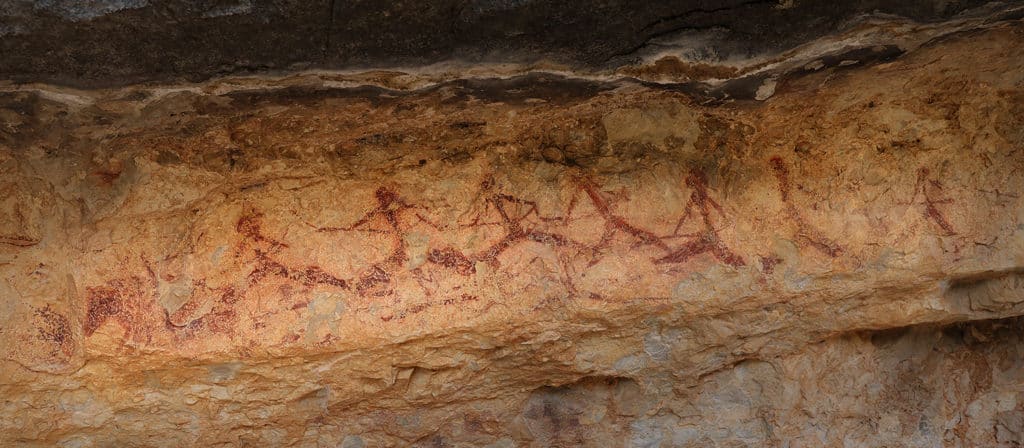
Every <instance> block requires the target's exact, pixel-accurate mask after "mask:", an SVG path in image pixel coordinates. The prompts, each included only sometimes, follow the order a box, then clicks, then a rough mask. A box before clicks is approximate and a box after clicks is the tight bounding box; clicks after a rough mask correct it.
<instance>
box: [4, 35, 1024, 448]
mask: <svg viewBox="0 0 1024 448" xmlns="http://www.w3.org/2000/svg"><path fill="white" fill-rule="evenodd" d="M882 59H883V60H881V61H877V62H873V63H864V64H857V63H852V64H851V63H847V62H844V61H847V60H846V59H836V60H835V61H833V62H835V64H832V66H831V67H828V66H827V65H829V64H825V65H826V66H825V67H822V65H820V64H824V63H823V62H822V61H821V60H819V61H818V63H819V65H815V64H809V65H808V67H810V68H807V69H805V70H802V71H800V72H799V73H796V72H787V73H790V74H792V76H786V77H780V78H777V79H774V78H773V79H772V80H770V82H767V81H766V82H765V83H759V84H758V85H756V86H754V87H753V88H752V89H750V91H751V92H752V93H751V95H750V96H751V97H754V96H756V97H757V98H758V99H761V100H764V101H756V100H753V98H751V100H748V101H728V99H727V98H726V97H724V96H722V95H715V94H711V93H709V92H711V91H710V90H704V91H701V92H694V91H690V90H687V89H673V88H669V87H666V86H663V85H659V84H654V83H650V82H642V81H636V80H619V81H609V80H595V79H582V78H573V77H564V76H556V75H550V74H548V75H544V74H533V75H526V76H521V77H513V78H487V79H484V78H466V79H459V80H453V81H445V82H438V83H429V84H427V85H426V86H424V85H422V84H420V83H419V82H418V81H417V80H416V79H414V77H415V76H414V75H411V74H395V73H371V74H363V75H342V74H304V75H295V76H288V77H282V78H269V77H268V78H261V77H251V78H231V79H221V80H217V81H210V82H207V83H205V84H189V85H145V86H133V87H125V88H120V89H110V90H89V91H79V90H72V89H67V88H59V87H53V86H40V85H21V86H11V87H9V88H6V89H5V90H4V91H3V92H2V93H0V120H2V121H0V123H2V127H0V191H2V192H3V195H2V196H0V204H2V207H0V307H2V310H3V312H2V313H0V341H2V342H0V397H3V399H2V400H0V445H3V446H54V445H57V446H65V447H104V446H140V447H141V446H302V447H307V446H309V447H313V446H330V447H345V448H355V447H371V446H410V445H414V446H459V447H470V446H489V447H522V446H538V447H548V446H562V447H568V446H601V447H604V446H633V447H656V446H666V447H668V446H672V447H686V446H694V447H697V446H700V447H703V446H722V447H738V446H788V447H815V446H914V447H934V446H951V447H974V446H1019V445H1020V444H1022V443H1024V369H1022V365H1021V363H1022V362H1024V339H1022V338H1024V336H1022V331H1024V321H1022V320H1020V318H1018V316H1021V315H1024V202H1022V201H1024V200H1022V195H1024V25H1022V23H1021V22H1020V21H1019V20H1016V19H1013V20H1007V21H1003V22H998V23H997V22H992V23H988V24H987V25H986V26H984V27H980V28H977V29H975V30H973V31H969V32H959V33H954V34H950V35H948V36H946V37H943V38H941V39H938V40H932V41H929V42H928V43H927V44H924V45H921V46H920V47H919V48H915V49H913V51H909V52H907V53H906V54H903V55H901V56H899V57H898V58H895V59H891V58H888V59H887V58H882ZM826 62H827V61H826ZM356 86H358V87H356ZM723 92H726V93H728V92H734V91H733V90H728V89H727V90H723ZM723 95H724V94H723Z"/></svg>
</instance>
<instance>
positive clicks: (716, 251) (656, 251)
mask: <svg viewBox="0 0 1024 448" xmlns="http://www.w3.org/2000/svg"><path fill="white" fill-rule="evenodd" d="M769 167H770V168H771V171H772V173H773V174H774V176H775V178H776V180H777V182H778V189H779V192H780V194H781V199H782V203H783V206H784V209H785V211H786V215H785V217H786V218H788V219H789V220H790V221H792V222H794V223H795V224H796V228H797V238H798V239H800V240H801V241H803V242H805V243H806V244H807V245H808V246H810V247H812V248H814V249H815V250H817V251H820V252H821V253H823V254H825V255H828V256H830V257H836V256H838V255H839V254H840V253H841V251H842V249H841V247H840V246H839V244H837V243H836V242H834V241H832V240H830V239H828V238H826V237H825V236H823V235H822V234H821V232H820V231H818V230H817V229H815V228H814V227H813V226H811V225H810V224H809V223H807V221H806V220H805V219H804V218H803V216H802V215H801V212H800V210H798V209H797V208H796V206H794V205H793V203H792V198H791V195H792V193H791V191H790V183H789V182H790V180H789V172H788V169H787V168H786V167H785V165H784V164H783V162H782V161H781V159H778V158H775V159H771V160H770V161H769ZM568 179H569V184H570V186H571V190H570V191H571V194H570V195H569V201H568V203H567V205H566V206H565V207H563V208H562V210H561V211H560V212H561V213H560V214H559V213H556V214H549V212H550V211H549V210H542V207H541V206H540V205H539V204H538V202H537V201H535V200H533V199H531V198H528V197H520V196H518V195H516V194H512V193H510V192H508V191H505V190H503V189H502V188H501V187H500V186H499V185H498V184H497V182H496V181H495V180H494V179H493V178H492V177H486V178H485V179H484V180H483V181H482V182H480V184H479V185H480V188H479V191H478V195H477V197H479V198H480V199H478V200H479V201H480V202H479V207H478V208H477V210H478V211H477V212H476V213H475V214H473V215H471V216H469V217H468V218H466V219H465V220H463V221H460V222H452V223H445V224H443V225H442V224H438V223H437V221H438V220H437V219H436V218H434V217H433V216H432V215H433V214H432V212H431V210H430V209H429V208H427V207H424V206H421V205H418V204H415V203H413V202H411V201H409V200H407V199H406V198H404V197H403V196H402V195H400V194H399V193H398V192H397V190H398V189H397V188H394V187H385V186H382V187H379V188H378V189H377V190H376V192H375V194H374V198H373V203H371V204H369V206H368V207H367V208H365V211H364V212H362V213H361V214H360V215H359V216H360V217H359V218H358V219H356V220H355V221H354V222H351V223H348V224H347V225H345V224H342V225H338V224H337V223H334V224H331V223H306V224H307V225H309V226H312V228H313V229H314V231H315V232H317V233H323V234H326V235H328V236H330V235H339V234H342V233H344V234H347V236H350V237H355V238H368V237H369V236H371V235H372V236H374V237H375V238H379V239H380V241H383V242H384V243H385V244H387V245H389V247H388V248H386V249H383V252H384V253H383V254H382V255H381V256H380V258H379V259H377V260H371V261H369V262H367V263H366V265H364V266H361V267H355V268H353V269H350V270H349V272H336V271H334V270H332V269H329V268H324V267H321V266H318V265H315V264H304V263H301V262H299V263H297V262H295V260H294V256H293V257H289V256H287V253H286V252H287V251H286V249H288V248H289V242H287V241H284V240H283V239H282V237H281V236H276V235H272V234H270V233H268V232H267V231H266V230H265V228H264V224H263V222H264V218H265V215H264V213H263V212H262V211H260V210H258V209H257V208H255V207H254V206H251V205H248V206H245V207H244V209H243V210H242V212H241V214H240V216H239V218H238V219H237V222H236V223H235V225H234V233H235V237H236V238H237V243H236V244H235V246H234V250H233V257H234V263H235V264H234V266H235V267H236V268H235V270H242V271H241V272H239V273H238V274H239V275H238V277H240V279H239V281H237V282H235V283H232V284H228V285H223V286H216V287H212V286H209V285H208V284H207V279H205V278H198V279H192V280H190V291H191V294H190V296H189V297H188V298H187V300H184V301H183V303H181V304H180V305H179V306H177V307H176V308H175V309H166V308H164V307H162V306H160V305H159V304H157V302H158V297H157V293H156V290H157V288H158V285H159V281H158V277H157V274H156V273H154V272H153V269H152V267H150V265H149V264H148V263H147V262H145V260H143V265H144V266H145V271H146V272H145V273H143V274H142V275H129V276H124V277H120V278H115V279H111V280H109V281H107V283H105V284H103V285H99V286H93V287H89V288H87V294H88V298H87V303H88V305H87V306H88V309H87V314H86V319H85V322H84V333H85V335H86V336H90V335H92V334H93V333H94V332H96V331H97V330H98V328H99V327H100V326H102V325H104V324H105V323H108V322H114V323H117V324H118V325H120V326H121V327H122V328H123V329H124V332H125V333H124V334H125V336H124V338H125V339H126V340H129V341H131V342H134V343H149V342H150V341H152V339H153V337H154V334H158V333H161V332H163V334H165V335H170V337H171V338H173V339H174V340H181V339H183V338H185V339H187V338H189V337H194V336H195V335H199V334H211V335H212V334H220V335H223V336H225V337H228V338H234V337H235V336H236V334H237V333H238V332H237V331H236V330H237V329H238V327H239V326H241V325H243V324H246V325H251V326H252V330H256V331H257V332H258V330H260V329H261V328H262V327H263V326H264V325H265V322H267V321H268V320H269V319H274V318H275V316H276V315H278V314H279V313H281V312H286V311H294V312H304V311H305V309H306V308H307V307H308V306H309V303H310V298H309V297H310V295H311V292H312V291H313V290H314V289H318V290H329V291H338V293H339V294H347V295H348V296H351V297H352V298H353V300H356V301H357V302H358V303H356V304H355V308H354V309H356V310H357V311H360V312H369V311H370V310H376V311H374V314H375V315H376V316H378V318H379V319H380V320H381V321H384V322H400V321H402V320H403V319H405V318H407V317H409V316H414V315H417V314H421V313H423V312H425V311H427V310H429V309H431V308H435V307H447V306H465V305H470V304H476V305H474V306H478V307H479V308H482V309H487V308H489V307H490V306H492V305H493V304H494V303H495V302H494V300H497V298H494V300H490V301H488V300H487V299H486V298H483V297H480V294H479V291H477V290H474V289H473V288H474V286H473V283H472V282H473V280H474V277H476V276H478V275H479V272H478V270H479V268H480V266H487V267H488V269H487V271H488V275H496V273H500V275H504V276H511V277H509V278H512V277H515V276H517V275H520V272H519V271H517V270H515V269H504V270H503V261H505V260H506V258H505V257H508V256H510V255H509V254H510V253H511V252H513V251H517V250H518V251H524V250H527V249H525V248H524V246H526V245H531V246H533V247H532V248H531V250H533V251H534V252H536V251H537V250H540V251H542V252H544V253H547V254H551V255H550V257H551V258H552V259H555V260H557V263H558V267H557V270H558V271H559V272H557V273H554V274H552V277H557V279H556V281H557V282H559V283H560V285H561V287H563V288H564V290H565V291H567V293H568V295H569V296H570V297H581V296H584V297H591V298H593V297H595V296H597V297H600V296H599V295H597V294H596V293H594V292H584V293H581V292H580V291H579V290H578V289H577V286H576V284H575V281H574V279H578V277H577V276H578V275H579V274H580V272H585V271H586V270H587V269H589V268H591V267H593V266H594V265H596V264H597V263H599V262H600V261H601V260H602V259H604V258H606V257H614V256H616V255H619V256H621V255H622V254H623V252H622V251H623V250H627V251H628V252H629V253H631V254H633V255H632V256H633V257H639V258H640V259H646V260H647V261H648V262H649V263H650V265H651V266H658V265H676V266H682V265H686V264H688V263H690V262H692V261H693V260H694V259H696V258H697V257H705V259H706V260H708V261H709V262H712V263H717V264H720V265H723V266H728V267H731V268H737V269H738V268H743V267H744V266H747V264H748V262H747V259H746V258H745V256H744V255H742V254H741V251H738V250H736V248H734V247H732V246H730V244H729V243H728V242H727V241H726V240H725V239H724V238H722V236H721V234H720V232H721V230H722V227H723V226H729V225H731V224H732V218H731V217H730V216H729V215H730V214H729V213H728V212H727V211H726V209H725V208H724V207H723V206H722V204H720V203H719V201H718V200H717V199H716V198H715V192H714V191H713V190H712V189H711V188H709V186H708V182H707V178H706V176H705V174H704V173H703V172H701V171H700V170H696V169H692V170H690V171H689V172H688V173H687V175H686V176H685V177H684V178H683V179H681V182H680V183H681V184H683V185H685V186H686V188H687V189H688V191H689V196H688V199H687V202H686V204H685V206H684V207H683V210H682V213H681V214H680V215H679V216H678V217H675V218H667V219H666V220H665V222H663V223H662V225H661V226H660V227H666V226H669V227H671V224H669V223H670V222H672V221H674V227H672V228H671V232H668V231H667V230H664V229H657V228H645V226H644V225H641V224H639V223H636V222H634V221H632V220H630V219H629V218H627V217H626V216H625V215H623V214H622V213H621V212H619V211H618V210H619V209H620V208H619V207H617V205H621V204H617V202H618V201H622V200H626V201H628V198H623V197H617V196H611V195H609V193H608V192H606V191H604V190H603V189H602V186H601V185H600V184H599V183H598V181H596V180H595V179H594V178H593V177H591V176H587V175H584V174H580V173H575V174H572V175H570V176H569V178H568ZM929 185H932V188H933V189H935V188H937V187H936V186H935V184H934V183H929ZM930 194H932V193H930V190H927V189H926V190H924V195H925V196H924V197H925V201H926V202H925V203H926V205H927V206H928V207H931V208H934V204H938V203H940V200H936V199H933V198H932V196H930ZM620 196H624V195H620ZM931 208H929V209H928V210H931ZM939 216H940V217H941V215H939ZM935 220H936V222H938V223H939V225H940V227H943V224H942V223H943V222H945V221H944V220H941V219H938V218H935ZM583 221H586V222H587V223H588V224H587V226H584V227H582V228H583V229H588V228H589V229H591V230H590V231H589V232H588V231H587V230H583V231H582V233H583V234H574V233H580V232H581V231H580V230H579V229H580V227H573V226H572V224H574V223H578V222H583ZM943 228H944V227H943ZM573 229H576V230H573ZM413 231H417V232H426V233H430V234H431V235H433V236H440V237H438V238H430V239H429V241H430V243H429V245H428V247H427V248H426V249H425V251H426V252H425V254H424V258H423V260H422V261H423V262H422V263H411V262H410V255H409V250H410V248H409V247H408V243H407V239H408V237H409V234H410V233H411V232H413ZM460 232H461V233H465V232H479V233H480V234H481V235H488V236H489V237H488V238H485V241H486V242H485V243H484V244H482V245H481V247H477V248H475V249H469V248H464V247H456V246H455V245H452V244H448V243H445V241H451V240H450V239H448V238H444V237H443V236H445V235H448V236H451V235H452V234H458V233H460ZM659 232H661V233H659ZM331 238H333V237H331ZM340 246H341V245H340V244H339V247H340ZM616 248H619V249H620V250H619V251H618V252H617V251H616ZM342 250H344V248H342ZM637 254H641V255H639V256H637ZM780 261H781V260H779V259H778V258H776V257H774V256H769V257H765V256H761V257H760V264H761V268H762V269H761V271H762V272H765V273H769V274H770V273H771V270H772V268H773V267H774V265H775V264H777V263H778V262H780ZM671 272H676V271H671ZM227 274H228V275H229V276H230V275H231V274H233V272H228V273H227ZM271 279H273V281H272V282H271V281H270V280H271ZM460 279H461V280H460ZM410 287H412V288H419V289H420V290H421V292H422V296H421V297H422V300H420V301H418V302H410V301H408V300H405V299H402V298H400V294H397V293H396V291H397V290H399V289H400V288H410ZM261 288H263V289H261ZM273 288H277V289H273ZM282 291H286V292H288V294H284V293H283V292H282ZM268 294H269V295H277V296H279V297H276V298H274V299H270V300H269V301H268V300H267V299H265V298H264V297H265V296H267V295H268ZM253 296H256V298H255V299H254V298H253ZM381 307H383V308H381ZM243 313H245V314H244V317H245V318H244V319H243ZM246 333H247V334H248V333H251V331H249V332H246ZM299 337H300V336H299V335H297V334H293V335H291V336H290V339H289V337H286V338H285V339H286V340H298V338H299Z"/></svg>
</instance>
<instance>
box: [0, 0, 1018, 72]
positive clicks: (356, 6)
mask: <svg viewBox="0 0 1024 448" xmlns="http://www.w3.org/2000/svg"><path fill="white" fill-rule="evenodd" d="M986 4H987V8H988V10H989V13H991V10H992V9H993V5H992V4H990V3H987V2H986V1H984V0H954V1H945V0H907V1H887V0H860V1H844V2H831V1H817V0H769V1H763V0H753V1H751V0H730V1H721V0H719V1H702V0H676V1H660V2H649V1H637V0H597V1H587V2H579V1H575V2H574V1H565V0H434V1H404V0H386V1H381V0H352V1H350V0H270V1H253V0H228V1H224V0H219V1H212V2H208V1H202V2H200V1H194V0H169V1H158V0H88V1H72V0H36V1H29V0H0V79H5V80H13V81H16V82H29V81H42V82H50V83H58V84H67V85H74V86H90V87H94V86H109V85H120V84H126V83H133V82H145V81H173V80H187V81H197V80H202V79H206V78H209V77H213V76H218V75H225V74H237V73H249V72H264V71H286V70H287V71H290V70H302V69H313V68H319V69H357V70H358V69H368V68H375V67H410V66H421V65H426V64H433V63H439V62H444V61H466V62H491V63H517V64H523V63H537V62H539V61H546V62H550V63H552V64H559V65H560V66H561V67H566V68H569V69H574V70H575V69H583V70H608V69H611V68H615V67H623V66H628V65H631V64H636V63H637V62H638V61H641V60H643V59H644V57H647V56H650V55H651V54H653V53H657V52H658V49H665V48H668V49H671V50H673V51H670V52H672V53H676V54H678V55H679V56H680V57H682V58H683V59H685V60H689V61H706V62H708V63H710V64H716V63H720V62H723V61H729V60H735V59H749V58H754V57H758V56H762V55H765V54H773V53H778V52H781V51H785V50H788V49H791V48H794V47H796V46H798V45H801V44H804V43H806V42H809V41H811V40H814V39H816V38H819V37H821V36H824V35H827V34H832V33H835V32H837V31H841V30H843V29H848V28H849V27H851V26H853V25H854V24H856V23H858V21H859V20H862V19H864V18H865V17H869V16H870V17H878V16H879V15H887V16H894V17H898V18H901V20H910V21H914V22H917V23H928V22H937V21H944V20H950V19H954V18H957V17H964V16H965V15H970V14H972V13H975V12H976V11H977V10H978V9H979V8H986V6H985V5H986ZM1020 4H1021V2H1020V1H1016V0H1014V1H1009V2H1003V3H1000V5H1002V6H1001V7H1002V8H1003V10H1015V9H1014V8H1008V7H1007V5H1009V6H1019V5H1020ZM1007 8H1008V9H1007ZM883 53H885V52H883ZM700 69H702V70H705V71H709V72H710V73H712V74H715V73H716V71H715V69H708V68H707V67H703V68H700ZM690 71H692V70H690ZM698 71H699V70H698ZM719 72H720V70H719ZM719 74H720V73H719ZM718 77H721V76H718Z"/></svg>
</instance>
